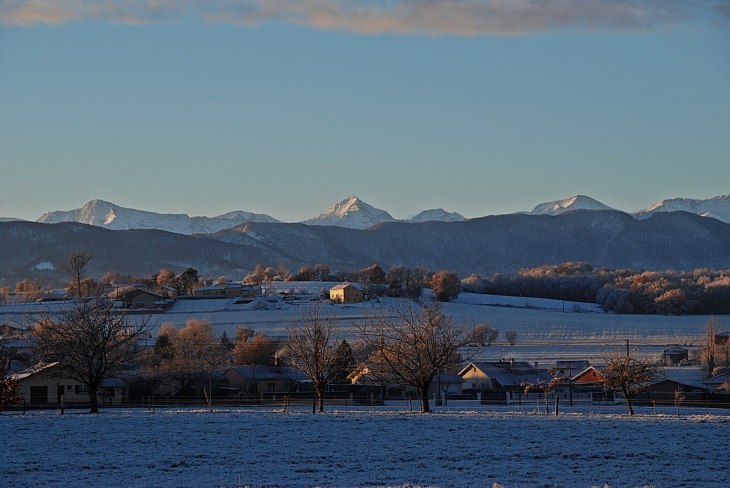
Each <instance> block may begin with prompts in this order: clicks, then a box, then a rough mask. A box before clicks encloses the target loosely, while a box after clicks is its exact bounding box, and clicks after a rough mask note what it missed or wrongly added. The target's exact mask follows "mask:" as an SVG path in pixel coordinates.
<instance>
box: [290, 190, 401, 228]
mask: <svg viewBox="0 0 730 488" xmlns="http://www.w3.org/2000/svg"><path fill="white" fill-rule="evenodd" d="M381 222H395V219H394V218H393V217H392V216H391V215H390V214H389V213H388V212H386V211H385V210H380V209H378V208H375V207H373V206H372V205H368V204H367V203H365V202H363V201H362V200H360V199H359V198H357V197H354V196H351V197H347V198H345V199H344V200H342V201H341V202H340V203H337V204H335V205H332V206H331V207H330V208H328V209H327V211H326V212H325V213H323V214H319V215H318V216H317V217H315V218H313V219H309V220H307V221H305V222H303V223H305V224H307V225H335V226H338V227H347V228H349V229H365V228H367V227H370V226H373V225H375V224H379V223H381Z"/></svg>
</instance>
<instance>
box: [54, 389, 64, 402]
mask: <svg viewBox="0 0 730 488" xmlns="http://www.w3.org/2000/svg"><path fill="white" fill-rule="evenodd" d="M63 394H64V387H63V385H56V403H61V397H62V396H63Z"/></svg>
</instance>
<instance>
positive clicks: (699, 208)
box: [634, 194, 730, 223]
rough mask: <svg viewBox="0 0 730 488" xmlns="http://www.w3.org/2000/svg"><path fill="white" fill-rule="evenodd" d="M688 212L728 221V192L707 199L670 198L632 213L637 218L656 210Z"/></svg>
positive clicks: (729, 214) (729, 198)
mask: <svg viewBox="0 0 730 488" xmlns="http://www.w3.org/2000/svg"><path fill="white" fill-rule="evenodd" d="M676 211H683V212H690V213H693V214H697V215H701V216H702V217H712V218H715V219H717V220H721V221H723V222H725V223H730V194H727V195H720V196H717V197H714V198H709V199H707V200H694V199H691V198H670V199H668V200H662V201H660V202H657V203H655V204H654V205H652V206H651V207H649V208H646V209H644V210H640V211H638V212H636V213H635V214H634V215H635V216H636V218H639V219H646V218H649V217H651V216H652V215H654V214H655V213H658V212H676Z"/></svg>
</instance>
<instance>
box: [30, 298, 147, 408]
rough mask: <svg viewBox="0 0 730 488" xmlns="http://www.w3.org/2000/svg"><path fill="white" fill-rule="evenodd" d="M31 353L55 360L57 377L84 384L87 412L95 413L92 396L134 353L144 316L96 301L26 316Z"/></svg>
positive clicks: (103, 301)
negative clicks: (127, 312) (87, 399)
mask: <svg viewBox="0 0 730 488" xmlns="http://www.w3.org/2000/svg"><path fill="white" fill-rule="evenodd" d="M28 320H29V326H30V328H32V332H33V335H34V337H35V343H34V349H35V351H36V352H37V354H38V357H39V358H40V359H41V360H42V361H44V362H46V363H50V362H56V361H57V362H58V363H59V364H60V366H62V367H61V368H58V371H59V373H58V374H59V375H60V376H62V377H64V378H69V379H72V380H75V381H78V382H79V383H81V384H83V385H85V386H86V387H87V389H88V390H89V401H90V403H91V410H90V412H91V413H96V412H98V411H99V410H98V405H97V398H96V395H97V392H98V390H99V386H100V385H101V382H102V380H104V379H105V378H110V377H112V376H113V375H114V374H116V373H118V372H119V371H120V370H122V369H123V368H124V364H125V363H126V362H128V361H129V360H131V359H132V358H133V357H134V356H135V355H136V354H137V353H138V347H137V342H138V340H139V338H140V337H141V336H142V334H143V333H145V332H147V322H148V320H147V318H146V317H142V316H139V315H138V316H135V318H132V317H130V316H127V315H125V314H124V313H122V312H120V311H118V310H115V309H112V304H111V302H109V301H106V300H101V299H96V300H93V301H91V302H88V303H85V302H84V303H78V304H73V305H70V306H66V307H64V308H63V309H62V310H61V311H60V312H55V313H51V312H44V313H42V314H40V315H36V316H30V317H29V319H28Z"/></svg>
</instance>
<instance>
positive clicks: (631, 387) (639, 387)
mask: <svg viewBox="0 0 730 488" xmlns="http://www.w3.org/2000/svg"><path fill="white" fill-rule="evenodd" d="M604 361H605V363H606V367H605V368H604V370H603V377H604V378H605V382H604V385H605V387H606V388H608V389H609V390H614V391H618V392H620V393H621V394H622V395H623V397H624V399H625V400H626V406H627V407H628V409H629V415H634V409H633V408H632V406H631V401H632V400H633V399H634V397H636V395H638V394H639V393H641V392H644V391H646V390H647V389H649V386H650V385H651V384H652V383H654V382H655V381H657V380H659V379H661V378H662V377H663V376H664V368H663V367H662V366H661V365H660V364H657V363H655V362H653V361H651V360H650V359H649V358H647V357H643V356H629V355H627V356H623V355H622V354H621V351H616V352H615V353H614V354H612V355H610V356H607V357H605V358H604Z"/></svg>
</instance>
